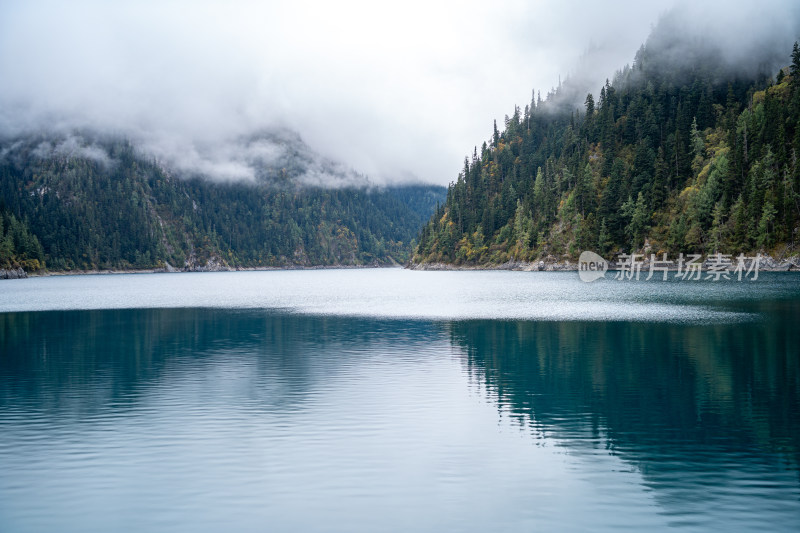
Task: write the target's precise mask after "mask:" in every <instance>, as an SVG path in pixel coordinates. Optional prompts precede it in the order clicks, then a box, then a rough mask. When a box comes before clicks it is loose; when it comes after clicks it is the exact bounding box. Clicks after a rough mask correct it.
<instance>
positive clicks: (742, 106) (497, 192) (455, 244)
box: [414, 31, 800, 265]
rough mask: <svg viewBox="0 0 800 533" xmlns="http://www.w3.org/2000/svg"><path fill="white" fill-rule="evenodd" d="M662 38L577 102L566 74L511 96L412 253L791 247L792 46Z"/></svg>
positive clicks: (794, 175)
mask: <svg viewBox="0 0 800 533" xmlns="http://www.w3.org/2000/svg"><path fill="white" fill-rule="evenodd" d="M672 44H674V43H670V42H669V38H668V36H666V35H665V32H664V31H662V32H661V33H660V34H658V33H656V34H655V35H654V36H651V38H650V39H649V40H648V42H647V44H646V45H645V46H643V47H642V48H641V49H640V50H639V52H638V53H637V54H636V58H635V62H634V64H633V65H632V66H631V67H625V68H624V69H623V70H622V71H619V72H618V73H617V75H616V76H615V77H614V79H613V81H606V83H605V85H604V86H603V87H602V88H601V89H600V91H599V95H598V97H597V98H596V99H595V97H594V96H593V95H592V94H588V95H586V96H585V101H584V102H583V103H582V105H580V106H579V107H578V106H577V105H576V104H575V101H574V100H570V96H569V94H570V91H574V88H573V87H570V86H568V85H566V84H565V86H564V87H559V88H558V89H556V90H555V91H553V92H552V93H551V94H549V95H548V97H547V98H546V99H545V100H544V101H541V100H539V99H538V98H536V99H534V100H533V101H532V102H531V103H530V104H529V105H527V106H525V108H524V109H519V108H518V107H515V109H514V113H513V114H512V115H511V116H510V117H508V116H507V117H506V120H505V125H504V127H503V128H502V131H500V130H499V129H498V127H497V126H496V125H495V129H494V132H493V135H492V137H491V139H490V141H489V142H488V143H484V145H483V146H482V147H481V148H480V149H476V150H475V151H474V153H473V154H472V157H471V158H467V159H465V161H464V169H463V171H462V172H461V173H460V174H459V176H458V179H457V180H456V181H455V182H454V183H452V184H451V185H450V187H449V189H448V196H447V201H446V202H445V203H444V204H443V205H442V206H441V207H440V208H439V210H438V211H437V212H436V213H435V214H434V216H433V217H432V218H431V220H430V221H429V222H428V224H427V225H426V226H425V227H424V229H423V231H422V233H421V236H420V242H419V246H418V247H417V250H416V253H415V256H414V261H415V262H418V263H426V262H446V263H455V264H475V265H480V264H500V263H504V262H507V261H512V260H517V261H532V260H538V259H543V258H548V257H549V258H551V259H552V258H556V259H558V260H560V259H562V258H564V257H569V258H572V259H574V258H576V257H577V256H578V254H580V252H581V251H582V250H594V251H597V252H599V253H601V254H603V255H604V256H606V257H610V256H613V255H614V254H616V253H619V252H622V251H626V252H630V251H632V250H645V251H648V252H651V253H660V252H670V253H677V252H687V253H692V252H696V253H715V252H717V251H719V252H721V253H729V254H736V253H739V252H747V253H750V252H755V251H763V252H766V253H771V254H773V255H776V256H781V255H784V254H790V253H796V248H795V246H796V241H797V239H798V237H800V235H798V228H799V225H800V166H799V165H798V156H800V50H798V47H797V45H795V48H794V51H793V52H792V51H791V50H788V49H787V50H786V54H785V61H784V62H783V63H782V64H783V65H788V67H787V68H785V69H784V68H779V67H774V68H773V67H772V66H771V65H769V62H768V61H762V60H761V58H758V57H754V58H751V59H750V64H749V65H746V66H747V67H748V68H744V67H743V68H740V69H737V68H734V67H735V66H736V65H733V66H732V65H731V64H730V63H729V62H726V61H724V60H723V54H722V53H721V52H720V51H719V50H715V49H713V48H712V49H704V48H703V47H702V46H701V45H698V47H697V48H696V50H695V52H694V53H693V54H692V55H691V57H684V56H681V57H678V54H676V53H675V52H674V50H672V49H671V48H670V46H671V45H672ZM765 65H767V66H769V68H770V69H772V70H765V69H764V66H765ZM750 67H752V68H750ZM583 94H584V95H585V93H583ZM793 250H795V251H793Z"/></svg>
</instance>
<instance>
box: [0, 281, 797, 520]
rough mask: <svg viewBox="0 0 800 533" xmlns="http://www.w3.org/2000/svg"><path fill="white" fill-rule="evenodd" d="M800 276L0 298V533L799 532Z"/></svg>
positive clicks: (69, 288) (4, 287)
mask: <svg viewBox="0 0 800 533" xmlns="http://www.w3.org/2000/svg"><path fill="white" fill-rule="evenodd" d="M799 325H800V277H798V275H797V274H794V273H774V274H763V273H762V274H761V275H760V277H759V280H758V281H756V282H745V281H742V282H729V283H713V282H676V281H670V282H655V281H652V282H648V283H644V282H639V283H636V282H622V281H620V282H613V281H607V282H605V281H601V282H596V283H592V284H584V283H581V282H580V281H579V280H578V278H577V274H576V273H543V272H541V273H540V272H532V273H524V272H410V271H404V270H398V269H385V270H320V271H299V272H283V271H276V272H240V273H208V274H176V275H168V274H165V275H155V274H154V275H118V276H74V277H50V278H38V279H28V280H12V281H7V282H6V281H4V282H2V283H0V531H3V532H22V531H26V532H27V531H66V532H69V531H76V532H78V531H80V532H91V531H98V532H100V531H103V532H106V531H181V532H182V531H220V530H227V531H532V530H537V531H586V530H593V531H619V530H631V531H641V530H652V529H669V528H684V529H686V530H690V531H697V530H715V531H716V530H719V531H734V530H744V531H752V530H758V529H763V530H769V531H796V530H797V529H798V528H800V349H798V347H800V328H799V327H798V326H799Z"/></svg>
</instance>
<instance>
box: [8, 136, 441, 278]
mask: <svg viewBox="0 0 800 533" xmlns="http://www.w3.org/2000/svg"><path fill="white" fill-rule="evenodd" d="M58 142H61V145H60V146H65V145H67V143H66V142H65V141H64V140H63V139H61V140H60V141H59V140H58V139H56V140H53V139H51V138H50V137H48V136H29V137H24V138H21V139H19V138H18V139H12V140H7V141H6V142H4V143H2V144H0V268H2V267H15V268H16V267H20V266H21V267H23V268H25V269H26V270H38V269H39V268H41V267H42V266H44V265H46V267H47V268H48V269H50V270H73V269H81V270H85V269H122V268H159V267H162V268H163V267H166V265H167V264H169V265H170V266H173V267H176V268H178V269H183V268H187V269H203V268H209V267H210V268H219V267H220V266H229V267H259V266H262V267H263V266H311V265H361V264H390V263H392V262H395V261H396V262H404V261H406V260H407V259H408V258H409V255H410V252H411V250H412V249H413V246H414V244H415V241H414V238H415V236H416V235H417V233H418V231H419V228H420V227H421V226H422V225H423V224H424V223H425V221H426V220H427V219H428V218H429V217H430V215H431V213H432V212H433V211H434V210H435V207H436V205H437V203H438V202H440V201H443V199H444V193H445V190H444V188H443V187H432V186H403V187H393V188H392V187H389V188H380V187H375V186H371V185H369V184H368V182H366V180H365V181H364V182H363V183H362V184H358V183H355V184H350V185H346V186H338V187H334V188H322V187H319V186H313V185H309V184H304V183H301V181H300V176H301V175H302V172H303V169H304V168H305V167H306V166H307V164H308V161H306V160H305V159H303V158H306V159H307V158H308V157H307V154H306V153H305V152H303V151H300V152H298V151H295V152H294V153H295V154H297V153H300V154H301V155H302V156H303V158H300V159H298V157H294V160H293V161H282V163H283V164H284V165H285V166H284V167H283V168H279V169H264V172H263V173H261V174H262V175H261V176H260V177H259V178H258V179H257V180H255V181H242V180H239V181H230V182H215V181H212V180H209V179H207V178H205V177H202V176H180V177H179V176H177V175H173V173H172V171H171V170H170V169H169V168H168V167H166V166H164V165H162V164H160V163H158V162H157V161H155V160H154V159H153V158H152V157H148V156H146V155H145V154H143V153H141V152H140V151H138V150H137V149H136V148H135V147H134V146H133V145H132V144H131V143H130V142H128V141H125V140H120V139H116V140H114V139H111V140H109V139H105V140H97V139H89V138H84V137H81V136H78V137H74V136H72V137H70V138H69V143H68V145H69V147H70V148H69V150H67V149H60V150H53V149H52V147H53V146H55V145H57V143H58ZM43 147H45V148H47V147H50V148H47V149H45V148H43ZM292 165H294V167H293V166H292ZM295 167H296V168H295ZM209 261H211V262H210V263H209Z"/></svg>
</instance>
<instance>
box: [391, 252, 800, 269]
mask: <svg viewBox="0 0 800 533" xmlns="http://www.w3.org/2000/svg"><path fill="white" fill-rule="evenodd" d="M709 265H710V261H709V260H706V261H704V262H703V264H702V267H701V270H702V271H706V270H708V267H709ZM734 265H735V258H734ZM407 268H409V269H410V270H514V271H522V272H561V271H577V270H578V262H577V261H572V260H570V259H562V260H557V259H556V258H555V257H552V256H550V257H547V258H545V259H542V260H540V261H507V262H505V263H500V264H497V263H487V264H481V265H454V264H451V263H411V264H409V265H408V266H407ZM608 269H609V270H619V269H620V265H618V264H616V263H614V262H609V264H608ZM649 269H650V260H649V258H648V259H647V260H646V261H644V262H643V263H642V267H641V271H642V272H647V271H648V270H649ZM668 270H670V271H674V270H677V267H670V268H669V269H668ZM758 270H759V271H760V272H786V271H800V255H795V256H793V257H790V258H788V259H782V260H778V259H775V258H774V257H771V256H769V255H762V256H761V261H760V263H759V267H758Z"/></svg>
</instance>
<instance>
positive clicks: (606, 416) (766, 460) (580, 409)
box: [451, 304, 800, 529]
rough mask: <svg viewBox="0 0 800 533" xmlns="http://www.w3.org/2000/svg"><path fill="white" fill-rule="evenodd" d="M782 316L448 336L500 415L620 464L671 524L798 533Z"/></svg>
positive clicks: (796, 372) (791, 395)
mask: <svg viewBox="0 0 800 533" xmlns="http://www.w3.org/2000/svg"><path fill="white" fill-rule="evenodd" d="M794 307H795V309H794V311H795V312H794V314H790V315H789V316H790V317H791V319H789V320H787V319H786V318H785V317H784V318H783V319H782V320H778V319H775V322H773V323H772V324H771V326H770V327H769V328H766V327H763V326H750V327H742V326H741V325H735V326H733V325H729V326H724V325H712V326H705V327H700V326H681V327H675V326H668V325H663V324H648V325H642V324H631V323H605V324H602V323H601V324H598V323H577V322H568V323H552V322H549V323H548V322H545V323H535V322H490V321H485V322H465V323H456V324H453V326H452V328H451V338H452V340H453V343H454V344H456V345H458V346H461V347H463V349H464V353H465V356H464V361H465V364H466V365H467V366H468V367H469V369H470V373H471V375H472V376H473V379H474V381H475V382H476V383H477V385H478V386H481V387H483V388H484V389H485V390H486V391H487V394H488V395H489V396H490V397H492V398H493V399H494V400H495V401H496V403H497V405H498V408H499V409H500V410H501V412H504V413H507V415H508V416H509V417H511V418H512V419H516V420H519V421H522V423H525V424H531V425H532V426H533V427H535V428H536V430H537V431H539V432H541V433H542V434H544V435H545V436H546V437H548V438H552V439H554V440H557V441H558V442H560V443H561V444H562V445H564V446H566V447H568V448H569V449H570V453H572V454H576V455H580V454H584V453H586V454H589V455H592V454H594V453H596V451H597V450H598V449H602V450H607V451H608V452H609V453H611V454H614V455H616V456H618V457H620V458H621V459H622V460H624V461H625V462H626V463H629V464H630V465H631V467H632V468H635V469H636V470H637V471H638V472H641V474H642V476H643V478H644V481H645V484H646V486H647V487H648V488H650V489H652V490H653V491H654V496H655V498H656V500H657V501H658V502H659V504H660V505H662V506H663V512H664V513H666V514H668V515H670V516H671V517H672V518H673V522H674V523H676V524H692V525H695V526H697V525H703V526H706V527H712V526H713V527H719V525H720V523H727V522H730V523H731V524H732V525H733V526H737V527H744V528H745V529H750V528H752V529H756V528H758V527H759V523H760V522H761V521H762V520H764V519H765V516H768V515H769V514H770V512H778V511H780V513H778V515H776V516H774V517H773V518H774V519H778V518H779V517H780V516H781V513H785V514H783V519H784V520H783V521H779V523H783V524H787V525H788V524H794V525H798V524H800V522H798V519H800V502H799V501H798V500H800V490H798V479H797V478H798V472H799V471H800V469H798V464H800V396H799V395H798V391H800V360H799V358H798V351H797V346H800V332H798V329H797V322H796V321H795V318H794V317H797V316H800V314H798V313H797V310H798V307H799V306H798V305H797V304H795V306H794ZM767 510H769V512H768V511H767ZM748 523H749V526H746V524H748Z"/></svg>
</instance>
